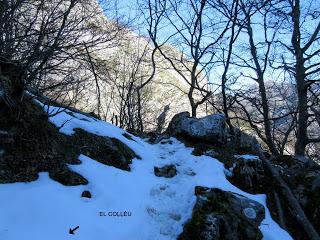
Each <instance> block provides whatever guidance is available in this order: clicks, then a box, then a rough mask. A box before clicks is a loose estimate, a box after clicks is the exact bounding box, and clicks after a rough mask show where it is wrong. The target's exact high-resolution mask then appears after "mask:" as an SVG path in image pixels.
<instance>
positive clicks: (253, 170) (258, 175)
mask: <svg viewBox="0 0 320 240" xmlns="http://www.w3.org/2000/svg"><path fill="white" fill-rule="evenodd" d="M230 171H231V172H232V175H231V176H230V177H229V181H230V182H232V183H233V184H234V185H236V186H237V187H239V188H241V189H242V190H244V191H247V192H250V193H265V192H266V189H265V186H266V185H268V184H267V178H266V174H265V171H264V168H263V165H262V161H261V160H260V159H256V158H250V159H247V158H241V157H240V158H238V159H237V161H236V162H235V163H234V165H233V167H232V168H231V169H230Z"/></svg>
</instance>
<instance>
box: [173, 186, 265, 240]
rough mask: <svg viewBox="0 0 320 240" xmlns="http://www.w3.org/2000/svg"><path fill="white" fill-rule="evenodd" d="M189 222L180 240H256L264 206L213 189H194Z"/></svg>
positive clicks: (263, 213)
mask: <svg viewBox="0 0 320 240" xmlns="http://www.w3.org/2000/svg"><path fill="white" fill-rule="evenodd" d="M195 194H196V196H197V201H196V204H195V207H194V209H193V214H192V219H191V220H190V221H189V222H187V223H186V224H185V226H184V228H183V232H182V234H181V235H180V236H179V238H178V239H180V240H187V239H190V240H191V239H192V240H198V239H199V240H200V239H201V240H220V239H224V240H240V239H246V240H251V239H252V240H257V239H262V233H261V232H260V230H259V226H260V224H261V222H262V220H263V219H264V217H265V211H264V206H263V205H261V204H260V203H258V202H256V201H253V200H251V199H248V198H246V197H244V196H242V195H239V194H236V193H232V192H225V191H222V190H220V189H217V188H213V189H211V188H205V187H196V189H195Z"/></svg>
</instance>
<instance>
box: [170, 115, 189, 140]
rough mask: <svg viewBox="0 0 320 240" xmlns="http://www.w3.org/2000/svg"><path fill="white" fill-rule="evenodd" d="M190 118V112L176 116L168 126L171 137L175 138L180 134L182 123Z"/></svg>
mask: <svg viewBox="0 0 320 240" xmlns="http://www.w3.org/2000/svg"><path fill="white" fill-rule="evenodd" d="M189 117H190V113H189V112H181V113H178V114H176V115H174V116H173V118H172V119H171V121H170V123H169V125H168V128H167V130H166V133H168V134H169V135H171V136H175V135H177V134H178V133H180V131H181V123H182V121H183V120H184V119H186V118H189Z"/></svg>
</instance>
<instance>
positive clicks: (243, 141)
mask: <svg viewBox="0 0 320 240" xmlns="http://www.w3.org/2000/svg"><path fill="white" fill-rule="evenodd" d="M234 132H235V138H234V139H230V141H231V142H229V143H228V145H230V146H233V147H235V148H236V149H238V150H240V151H243V152H251V151H252V150H254V147H255V146H256V145H258V144H259V142H258V141H257V139H256V138H255V137H254V136H252V135H249V134H247V133H245V132H242V131H241V130H240V129H239V128H234Z"/></svg>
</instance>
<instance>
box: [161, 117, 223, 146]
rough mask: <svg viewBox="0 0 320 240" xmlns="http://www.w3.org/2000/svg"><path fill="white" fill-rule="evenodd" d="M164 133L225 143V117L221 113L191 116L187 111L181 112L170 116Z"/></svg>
mask: <svg viewBox="0 0 320 240" xmlns="http://www.w3.org/2000/svg"><path fill="white" fill-rule="evenodd" d="M166 133H168V134H169V135H173V136H179V135H180V136H187V137H191V138H196V139H202V140H204V141H207V142H210V143H215V144H220V145H221V144H223V143H225V140H226V136H227V128H226V119H225V116H224V115H222V114H212V115H209V116H206V117H203V118H191V117H190V114H189V113H188V112H182V113H179V114H177V115H175V116H174V117H173V118H172V120H171V122H170V123H169V126H168V129H167V131H166Z"/></svg>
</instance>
